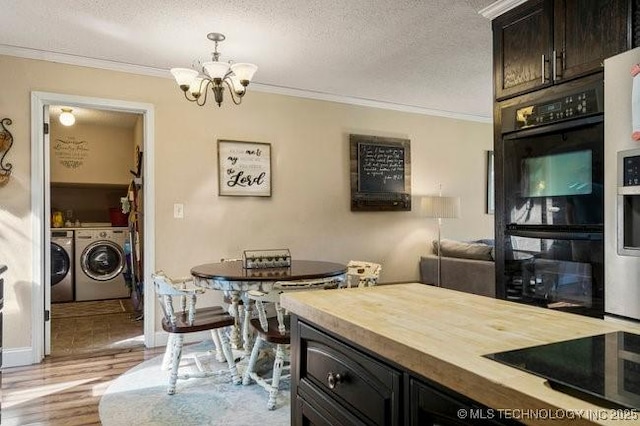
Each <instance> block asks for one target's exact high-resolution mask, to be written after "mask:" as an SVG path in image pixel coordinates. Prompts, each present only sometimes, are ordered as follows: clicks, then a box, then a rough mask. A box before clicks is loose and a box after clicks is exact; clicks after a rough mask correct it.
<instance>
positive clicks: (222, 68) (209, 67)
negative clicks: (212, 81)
mask: <svg viewBox="0 0 640 426" xmlns="http://www.w3.org/2000/svg"><path fill="white" fill-rule="evenodd" d="M202 67H203V68H204V70H205V71H206V72H207V75H208V76H209V77H211V78H219V79H220V80H222V79H223V78H224V77H225V76H226V75H227V72H228V71H229V63H227V62H218V61H211V62H205V63H204V64H202Z"/></svg>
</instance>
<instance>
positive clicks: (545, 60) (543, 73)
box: [540, 53, 547, 84]
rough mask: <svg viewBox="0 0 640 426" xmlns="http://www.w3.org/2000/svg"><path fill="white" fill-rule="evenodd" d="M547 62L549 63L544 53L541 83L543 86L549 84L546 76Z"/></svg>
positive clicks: (541, 66)
mask: <svg viewBox="0 0 640 426" xmlns="http://www.w3.org/2000/svg"><path fill="white" fill-rule="evenodd" d="M546 62H547V57H546V55H545V54H544V53H543V54H542V62H541V64H540V69H541V71H542V81H541V83H542V84H545V83H546V82H547V78H546V77H547V76H546V75H545V68H546V66H545V63H546Z"/></svg>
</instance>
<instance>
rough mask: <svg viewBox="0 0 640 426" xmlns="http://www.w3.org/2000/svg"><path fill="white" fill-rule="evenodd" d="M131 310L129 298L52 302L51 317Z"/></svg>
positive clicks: (119, 312)
mask: <svg viewBox="0 0 640 426" xmlns="http://www.w3.org/2000/svg"><path fill="white" fill-rule="evenodd" d="M124 312H133V309H132V307H131V301H130V300H129V299H111V300H99V301H95V302H94V301H89V302H70V303H52V304H51V317H52V318H54V319H55V318H72V317H85V316H90V315H107V314H121V313H124Z"/></svg>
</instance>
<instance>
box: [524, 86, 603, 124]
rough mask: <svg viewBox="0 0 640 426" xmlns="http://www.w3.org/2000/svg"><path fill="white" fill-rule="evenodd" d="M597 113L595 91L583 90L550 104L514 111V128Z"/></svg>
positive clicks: (529, 106) (530, 106)
mask: <svg viewBox="0 0 640 426" xmlns="http://www.w3.org/2000/svg"><path fill="white" fill-rule="evenodd" d="M596 112H599V111H598V98H597V96H596V91H595V89H589V90H584V91H582V92H577V93H574V94H571V95H568V96H564V97H562V98H558V99H554V100H552V101H550V102H545V103H540V104H535V105H528V106H525V107H521V108H518V109H517V110H516V117H515V120H516V128H517V129H524V128H526V127H531V126H535V125H538V124H546V123H553V122H556V121H562V120H566V119H570V118H577V117H579V116H582V115H587V114H591V113H596Z"/></svg>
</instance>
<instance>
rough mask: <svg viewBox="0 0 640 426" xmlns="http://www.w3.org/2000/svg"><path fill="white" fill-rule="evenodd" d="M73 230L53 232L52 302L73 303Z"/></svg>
mask: <svg viewBox="0 0 640 426" xmlns="http://www.w3.org/2000/svg"><path fill="white" fill-rule="evenodd" d="M73 270H74V258H73V230H53V229H52V230H51V302H73V279H74V276H73Z"/></svg>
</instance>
